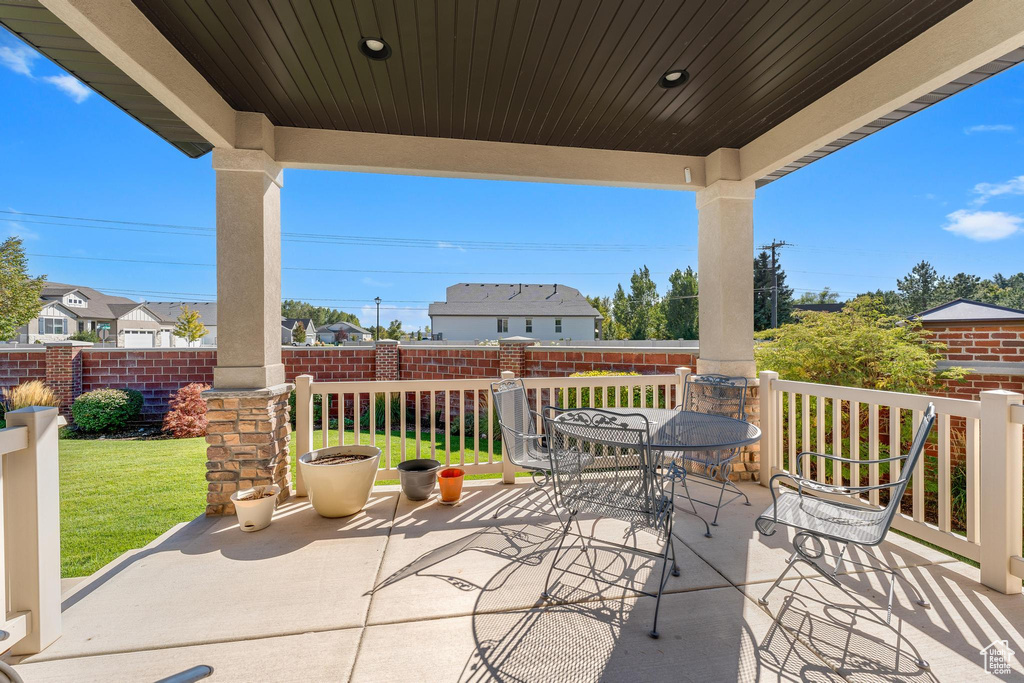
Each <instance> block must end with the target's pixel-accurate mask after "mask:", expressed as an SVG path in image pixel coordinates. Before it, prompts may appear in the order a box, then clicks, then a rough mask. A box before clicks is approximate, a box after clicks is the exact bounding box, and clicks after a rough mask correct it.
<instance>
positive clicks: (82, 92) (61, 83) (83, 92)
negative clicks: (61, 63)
mask: <svg viewBox="0 0 1024 683" xmlns="http://www.w3.org/2000/svg"><path fill="white" fill-rule="evenodd" d="M43 80H44V81H46V82H47V83H52V84H53V85H55V86H57V89H58V90H61V91H62V92H64V94H66V95H67V96H68V97H70V98H71V99H73V100H74V101H75V102H76V103H77V104H81V103H82V102H85V100H86V98H87V97H89V95H91V94H92V90H89V88H87V87H85V86H84V85H82V82H81V81H80V80H78V79H77V78H75V77H74V76H69V75H67V74H64V75H62V76H43Z"/></svg>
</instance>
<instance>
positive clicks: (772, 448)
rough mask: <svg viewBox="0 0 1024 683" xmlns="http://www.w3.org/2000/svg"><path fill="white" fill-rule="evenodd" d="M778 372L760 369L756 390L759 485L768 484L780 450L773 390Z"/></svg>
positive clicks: (777, 463) (780, 436)
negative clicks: (759, 447) (759, 422)
mask: <svg viewBox="0 0 1024 683" xmlns="http://www.w3.org/2000/svg"><path fill="white" fill-rule="evenodd" d="M778 378H779V373H777V372H773V371H771V370H762V371H761V372H760V374H759V375H758V379H759V380H760V382H759V384H758V387H757V391H758V396H759V398H760V399H761V467H760V469H759V470H758V481H759V482H760V483H761V486H768V484H769V482H770V481H771V479H772V469H773V468H775V467H776V466H779V453H780V452H781V450H782V434H781V433H780V432H779V430H778V426H779V424H780V423H779V416H778V415H776V414H775V413H776V412H777V408H778V403H779V402H778V398H777V396H776V391H775V384H774V382H775V380H777V379H778Z"/></svg>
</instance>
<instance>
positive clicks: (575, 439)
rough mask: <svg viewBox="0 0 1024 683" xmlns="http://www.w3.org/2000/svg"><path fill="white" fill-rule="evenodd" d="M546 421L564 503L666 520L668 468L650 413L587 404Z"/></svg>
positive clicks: (558, 495) (645, 520)
mask: <svg viewBox="0 0 1024 683" xmlns="http://www.w3.org/2000/svg"><path fill="white" fill-rule="evenodd" d="M544 425H545V427H544V430H545V432H546V433H547V435H548V440H549V443H548V450H549V453H550V456H551V467H552V475H553V483H554V488H555V499H556V500H557V501H558V504H559V505H560V506H561V507H565V508H569V509H574V510H577V511H580V512H588V513H595V514H599V515H601V516H606V517H613V518H616V519H624V520H626V521H629V522H632V523H634V524H639V525H643V526H647V527H650V528H658V527H659V526H661V524H662V522H663V521H664V518H665V515H666V514H667V510H666V509H665V506H664V505H661V504H660V503H661V501H662V500H663V498H664V483H665V482H664V479H665V473H664V471H661V470H659V468H658V465H659V462H660V461H656V460H655V457H654V454H653V452H652V450H651V447H650V440H651V437H650V423H649V422H648V421H647V418H645V417H644V416H643V415H624V414H621V413H612V412H608V411H604V410H598V409H595V408H581V409H578V410H566V411H561V412H558V413H557V414H555V415H554V416H553V417H550V416H547V415H546V416H545V419H544ZM668 505H669V507H670V506H671V503H669V504H668Z"/></svg>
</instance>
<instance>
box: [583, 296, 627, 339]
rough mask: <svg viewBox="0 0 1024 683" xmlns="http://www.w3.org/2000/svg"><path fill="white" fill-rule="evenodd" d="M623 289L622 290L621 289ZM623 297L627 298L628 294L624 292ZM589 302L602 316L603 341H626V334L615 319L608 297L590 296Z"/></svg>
mask: <svg viewBox="0 0 1024 683" xmlns="http://www.w3.org/2000/svg"><path fill="white" fill-rule="evenodd" d="M620 289H621V288H620ZM622 297H623V298H625V297H626V294H625V293H624V292H623V294H622ZM587 302H588V303H589V304H590V305H591V306H593V307H594V308H596V309H597V312H598V313H600V314H601V317H602V318H603V320H601V338H602V339H624V338H625V332H624V331H623V329H622V325H620V324H619V323H618V322H617V321H616V320H615V317H614V314H613V313H612V302H611V299H610V298H608V297H606V296H605V297H600V296H588V297H587Z"/></svg>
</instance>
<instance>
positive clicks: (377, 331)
mask: <svg viewBox="0 0 1024 683" xmlns="http://www.w3.org/2000/svg"><path fill="white" fill-rule="evenodd" d="M373 303H375V304H377V326H376V327H374V328H373V340H374V341H377V340H379V339H380V297H379V296H378V297H376V298H374V300H373Z"/></svg>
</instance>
